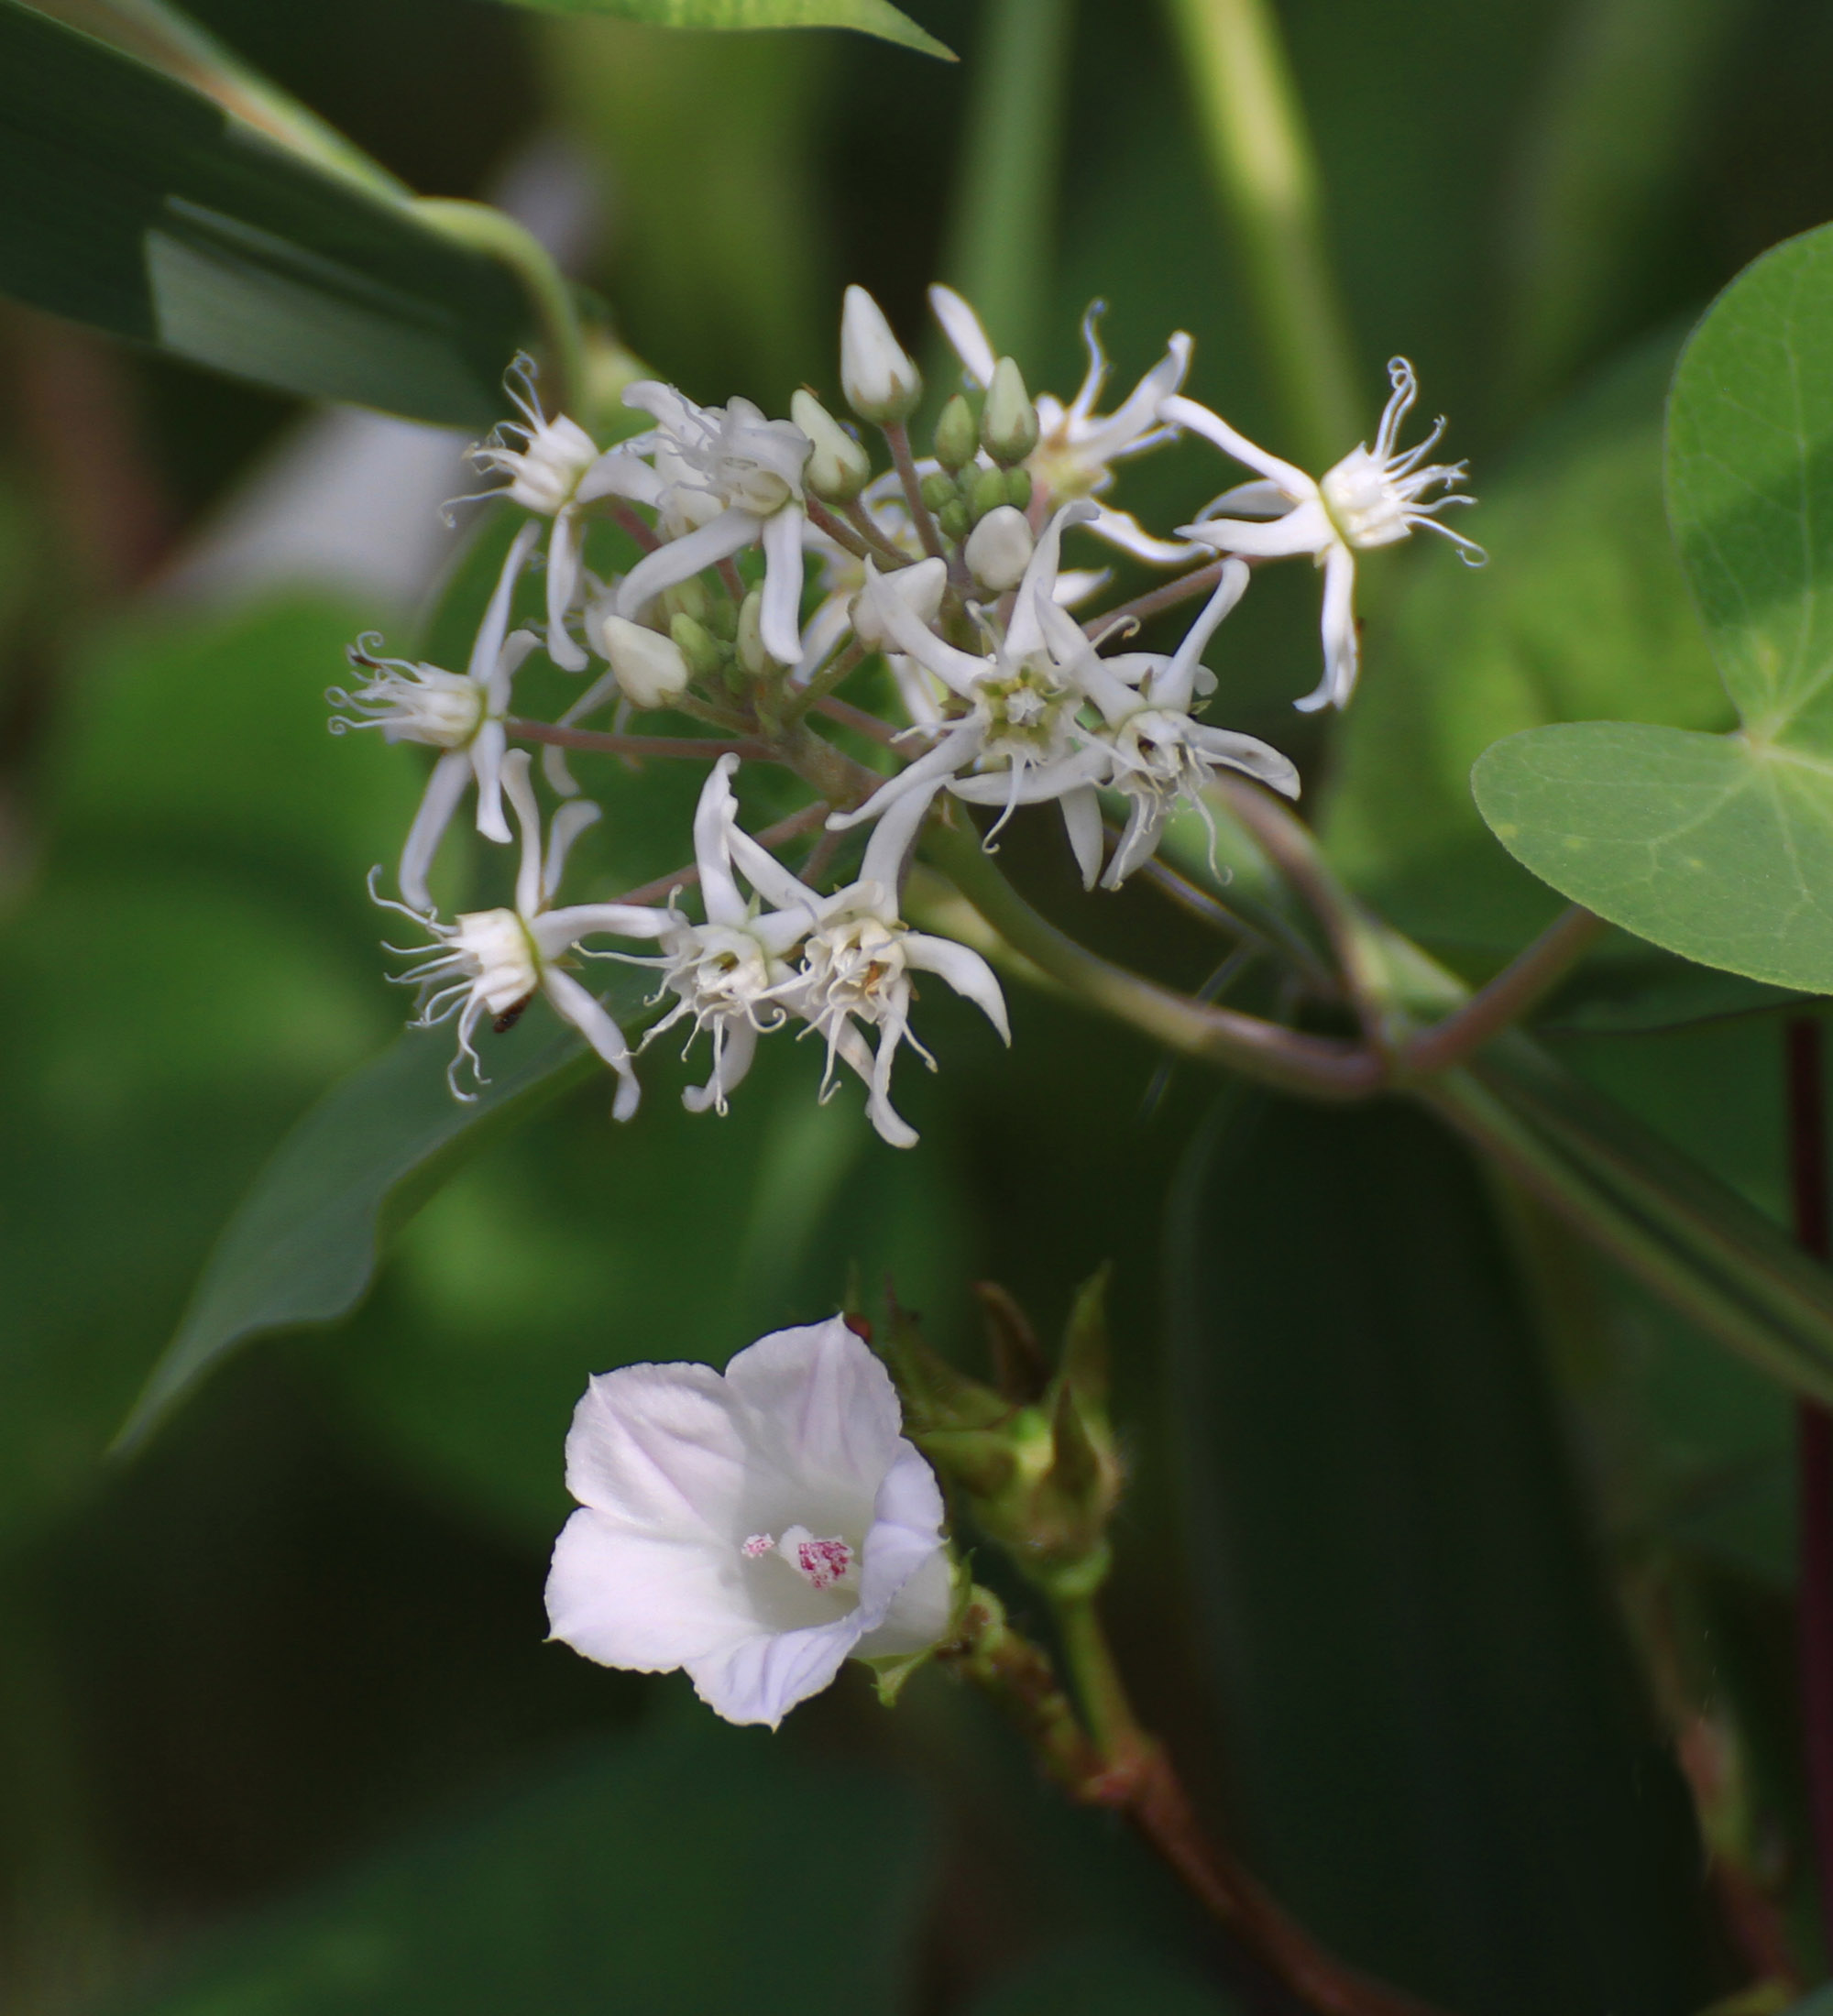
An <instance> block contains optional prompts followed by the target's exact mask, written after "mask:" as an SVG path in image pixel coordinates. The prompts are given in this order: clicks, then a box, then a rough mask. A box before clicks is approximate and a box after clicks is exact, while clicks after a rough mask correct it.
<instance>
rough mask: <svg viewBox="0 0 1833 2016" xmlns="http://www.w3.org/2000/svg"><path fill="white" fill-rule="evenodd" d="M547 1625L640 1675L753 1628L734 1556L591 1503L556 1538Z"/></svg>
mask: <svg viewBox="0 0 1833 2016" xmlns="http://www.w3.org/2000/svg"><path fill="white" fill-rule="evenodd" d="M728 1551H729V1552H730V1550H728ZM547 1622H548V1628H549V1631H550V1633H551V1634H552V1636H553V1637H554V1638H558V1639H560V1640H561V1641H562V1643H563V1644H566V1645H570V1646H571V1647H572V1648H573V1649H574V1650H575V1651H576V1652H580V1653H583V1654H584V1655H585V1657H586V1658H587V1659H592V1660H598V1663H599V1665H601V1666H620V1667H623V1668H625V1669H626V1670H627V1671H631V1672H638V1673H665V1672H672V1671H674V1670H675V1668H676V1667H677V1666H684V1665H686V1663H687V1662H688V1661H689V1660H700V1659H706V1658H708V1657H709V1656H711V1655H714V1654H717V1653H722V1652H725V1651H728V1650H729V1649H730V1648H731V1647H732V1646H734V1645H735V1644H737V1643H740V1642H741V1641H742V1640H743V1639H744V1638H747V1637H749V1636H750V1635H752V1633H754V1632H755V1631H756V1629H757V1620H756V1618H755V1617H754V1616H752V1612H751V1608H750V1605H748V1604H747V1603H746V1601H745V1592H744V1587H743V1578H742V1575H741V1572H740V1570H739V1564H738V1557H737V1555H736V1553H735V1552H730V1561H725V1560H722V1559H721V1557H720V1555H719V1554H718V1553H715V1552H714V1551H713V1550H711V1549H710V1548H708V1547H707V1546H706V1545H705V1544H704V1543H703V1542H701V1541H699V1540H697V1539H678V1538H675V1537H673V1536H669V1535H664V1534H656V1533H644V1532H640V1531H637V1530H634V1529H633V1528H631V1527H629V1526H627V1525H624V1524H623V1523H622V1522H621V1521H620V1520H618V1519H616V1518H614V1517H609V1516H608V1515H607V1514H605V1513H603V1512H595V1511H592V1510H591V1509H589V1508H587V1507H582V1508H581V1509H580V1510H579V1511H577V1512H576V1513H574V1515H573V1517H571V1518H570V1519H568V1520H567V1522H566V1524H565V1526H564V1527H563V1528H561V1531H560V1538H559V1539H558V1540H556V1541H555V1542H554V1561H553V1565H552V1566H551V1567H550V1568H549V1570H548V1573H547Z"/></svg>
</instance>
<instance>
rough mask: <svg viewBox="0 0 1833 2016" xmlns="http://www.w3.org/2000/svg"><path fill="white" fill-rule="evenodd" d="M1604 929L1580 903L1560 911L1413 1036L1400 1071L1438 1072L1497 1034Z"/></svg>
mask: <svg viewBox="0 0 1833 2016" xmlns="http://www.w3.org/2000/svg"><path fill="white" fill-rule="evenodd" d="M1606 928H1607V926H1606V925H1605V923H1604V920H1603V918H1602V917H1600V916H1597V915H1595V914H1594V913H1593V912H1591V911H1589V910H1586V909H1585V908H1584V907H1583V906H1582V905H1581V904H1573V905H1572V906H1571V908H1570V909H1567V910H1564V911H1563V912H1562V913H1561V914H1560V915H1559V916H1558V917H1557V918H1556V919H1555V920H1554V921H1553V923H1552V924H1551V925H1549V926H1547V928H1546V929H1545V930H1544V931H1542V933H1541V935H1540V937H1537V938H1536V939H1535V940H1534V942H1533V943H1532V944H1531V946H1529V947H1528V948H1527V949H1526V951H1524V952H1523V953H1522V954H1521V955H1520V958H1519V959H1515V960H1513V961H1512V962H1511V963H1510V964H1509V965H1508V966H1505V967H1504V968H1503V969H1502V970H1501V971H1500V972H1499V973H1498V974H1497V976H1496V977H1495V979H1494V980H1492V981H1490V982H1489V984H1488V985H1487V987H1485V988H1483V989H1481V990H1480V991H1479V992H1476V993H1475V994H1473V995H1472V996H1471V998H1470V999H1469V1000H1468V1001H1467V1002H1465V1004H1464V1005H1463V1007H1461V1008H1460V1009H1458V1010H1457V1011H1456V1013H1454V1014H1449V1015H1447V1016H1446V1017H1445V1018H1444V1020H1443V1022H1440V1023H1436V1024H1433V1026H1432V1028H1430V1029H1427V1030H1426V1031H1424V1032H1423V1033H1422V1034H1421V1035H1417V1036H1415V1037H1413V1039H1412V1040H1411V1042H1410V1043H1409V1044H1408V1045H1407V1046H1406V1047H1405V1049H1404V1050H1403V1051H1402V1052H1401V1056H1400V1062H1401V1065H1402V1066H1403V1068H1405V1069H1406V1070H1407V1071H1408V1072H1409V1073H1417V1074H1419V1075H1420V1076H1424V1075H1425V1074H1427V1073H1429V1072H1432V1071H1442V1070H1443V1069H1444V1068H1445V1067H1446V1066H1447V1065H1451V1064H1455V1063H1457V1062H1459V1060H1460V1059H1462V1058H1464V1057H1468V1056H1469V1054H1470V1053H1471V1051H1473V1050H1475V1049H1478V1048H1480V1047H1481V1046H1483V1045H1484V1044H1486V1043H1487V1042H1488V1041H1489V1039H1490V1038H1491V1037H1492V1036H1498V1035H1501V1033H1502V1032H1503V1030H1504V1029H1507V1028H1509V1027H1510V1026H1511V1025H1512V1024H1515V1023H1517V1022H1519V1021H1520V1019H1521V1017H1522V1016H1523V1015H1524V1014H1526V1013H1527V1012H1528V1010H1529V1009H1530V1008H1531V1007H1532V1006H1533V1005H1534V1003H1536V1002H1538V1001H1541V1000H1542V999H1543V998H1544V997H1545V996H1546V994H1547V993H1548V992H1550V991H1551V990H1552V989H1553V988H1554V987H1556V986H1557V985H1558V984H1559V982H1560V981H1562V980H1564V978H1565V976H1566V974H1567V973H1569V972H1570V971H1571V970H1572V969H1573V967H1574V966H1575V965H1576V964H1577V962H1578V961H1579V960H1580V959H1583V958H1584V957H1585V955H1586V952H1588V951H1589V950H1590V949H1591V948H1592V946H1593V945H1595V944H1596V943H1597V939H1598V938H1599V937H1601V936H1602V935H1603V933H1604V931H1605V930H1606Z"/></svg>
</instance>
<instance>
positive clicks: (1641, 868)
mask: <svg viewBox="0 0 1833 2016" xmlns="http://www.w3.org/2000/svg"><path fill="white" fill-rule="evenodd" d="M1667 493H1668V511H1669V516H1670V519H1671V520H1672V523H1673V527H1674V537H1675V540H1676V542H1677V543H1678V546H1679V549H1680V556H1681V562H1682V564H1683V566H1684V567H1685V572H1686V575H1687V578H1688V581H1689V583H1690V585H1691V586H1692V589H1693V594H1694V597H1695V600H1696V603H1697V605H1698V608H1699V611H1700V614H1701V616H1702V617H1703V618H1704V619H1705V623H1706V628H1707V634H1708V637H1709V638H1710V641H1711V644H1712V649H1713V652H1714V656H1715V657H1716V659H1717V661H1718V670H1719V674H1720V676H1721V677H1722V679H1723V680H1724V683H1725V687H1726V691H1727V692H1728V693H1729V695H1730V696H1731V699H1732V701H1733V703H1734V704H1735V705H1736V707H1737V708H1738V712H1739V715H1740V719H1741V722H1742V726H1741V727H1740V729H1738V730H1737V731H1736V732H1735V733H1733V734H1730V735H1724V736H1717V735H1702V734H1696V733H1690V732H1685V731H1680V730H1676V729H1670V728H1661V727H1656V726H1653V725H1651V724H1646V723H1642V724H1638V723H1627V722H1602V721H1588V722H1565V723H1561V724H1557V725H1554V726H1553V727H1548V728H1540V729H1530V730H1528V731H1527V732H1525V733H1523V734H1520V735H1514V736H1510V737H1509V739H1508V740H1506V741H1502V742H1498V744H1497V745H1496V746H1495V747H1494V748H1492V749H1490V750H1489V751H1487V752H1486V753H1485V754H1484V755H1483V756H1482V757H1481V758H1480V759H1479V761H1477V763H1476V768H1475V770H1474V771H1473V772H1472V780H1471V781H1472V785H1473V788H1474V790H1475V792H1476V802H1477V805H1478V807H1479V808H1480V810H1481V811H1482V814H1483V816H1484V817H1485V818H1486V819H1487V821H1488V823H1489V825H1490V827H1491V828H1492V830H1493V831H1494V832H1495V834H1496V836H1497V838H1498V839H1500V840H1501V841H1502V843H1503V845H1504V846H1506V847H1507V848H1508V849H1509V852H1510V853H1512V854H1513V855H1514V856H1515V857H1516V859H1517V860H1520V861H1521V862H1522V863H1523V864H1524V865H1525V866H1526V867H1528V868H1531V870H1532V871H1534V872H1535V873H1536V874H1537V875H1539V876H1540V877H1541V878H1542V880H1543V881H1546V882H1551V883H1552V884H1553V887H1554V888H1555V889H1558V890H1559V891H1561V892H1562V893H1564V894H1565V895H1567V896H1569V897H1571V898H1573V899H1574V900H1575V902H1578V903H1582V904H1587V905H1588V906H1589V907H1590V908H1592V909H1593V910H1596V911H1597V913H1598V914H1599V915H1602V916H1606V917H1608V918H1609V919H1610V920H1611V922H1612V923H1614V924H1619V925H1621V926H1624V927H1625V928H1626V929H1628V930H1630V931H1634V932H1637V933H1638V934H1640V935H1641V937H1646V938H1649V939H1652V941H1653V942H1654V943H1655V944H1657V945H1662V946H1665V947H1666V948H1668V949H1670V950H1671V951H1675V952H1679V953H1681V954H1683V955H1684V956H1685V957H1686V958H1688V959H1697V960H1699V961H1700V962H1701V963H1702V964H1705V965H1709V966H1718V967H1723V968H1726V969H1728V970H1730V971H1733V972H1738V973H1743V974H1746V975H1748V976H1750V977H1751V978H1752V979H1755V980H1761V981H1770V982H1773V984H1775V985H1778V986H1784V987H1795V988H1801V989H1804V990H1806V991H1809V992H1816V993H1825V992H1833V227H1828V228H1823V229H1821V230H1818V231H1813V232H1809V233H1807V234H1806V236H1802V237H1799V238H1795V239H1792V240H1790V241H1789V243H1787V244H1786V245H1784V246H1780V247H1777V248H1776V249H1775V250H1774V251H1773V252H1770V253H1768V254H1766V255H1765V256H1764V257H1762V258H1761V259H1759V260H1758V261H1757V262H1756V264H1755V265H1753V266H1751V268H1748V269H1747V270H1746V271H1745V272H1744V273H1743V274H1741V275H1740V277H1739V278H1738V279H1737V280H1735V281H1734V282H1733V283H1732V285H1731V286H1730V287H1729V289H1728V290H1726V292H1725V293H1724V295H1723V296H1722V297H1721V298H1720V299H1719V301H1718V303H1717V305H1716V306H1715V307H1714V308H1713V309H1712V311H1711V312H1710V313H1709V314H1708V315H1707V318H1706V320H1705V321H1704V322H1703V323H1701V324H1700V326H1699V328H1698V330H1697V331H1696V333H1695V334H1694V336H1693V339H1692V341H1691V342H1690V343H1689V344H1688V345H1687V347H1686V350H1685V354H1684V355H1683V356H1682V357H1681V361H1680V365H1679V367H1678V369H1677V370H1676V372H1675V374H1674V391H1673V396H1672V399H1671V400H1670V404H1669V410H1668V441H1667Z"/></svg>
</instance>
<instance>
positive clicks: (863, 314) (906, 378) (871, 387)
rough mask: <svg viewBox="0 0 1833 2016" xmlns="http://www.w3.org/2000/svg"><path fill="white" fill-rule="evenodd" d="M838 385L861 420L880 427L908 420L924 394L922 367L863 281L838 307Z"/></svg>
mask: <svg viewBox="0 0 1833 2016" xmlns="http://www.w3.org/2000/svg"><path fill="white" fill-rule="evenodd" d="M840 389H841V390H842V391H843V392H845V394H846V395H847V404H848V405H849V406H851V408H852V410H853V411H854V412H856V413H857V414H858V415H859V417H860V418H861V419H862V420H869V421H872V422H874V423H875V424H877V425H878V426H881V427H893V426H896V425H898V424H899V423H900V422H904V421H906V420H908V419H909V417H910V415H911V414H912V412H914V411H916V401H917V400H919V399H921V398H922V396H923V375H922V373H921V372H920V371H918V370H917V368H916V365H915V364H914V363H912V362H911V360H910V358H909V356H907V355H906V352H905V350H904V348H903V345H901V344H899V342H898V340H897V338H896V337H895V336H894V335H893V334H892V333H891V324H890V323H888V322H886V321H885V319H884V310H883V309H882V308H881V307H880V306H879V305H878V303H877V302H876V301H873V298H872V296H871V295H870V294H868V293H867V292H866V290H865V289H864V288H862V287H850V288H848V289H847V294H846V304H845V306H844V307H843V308H842V310H841V312H840Z"/></svg>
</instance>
